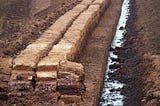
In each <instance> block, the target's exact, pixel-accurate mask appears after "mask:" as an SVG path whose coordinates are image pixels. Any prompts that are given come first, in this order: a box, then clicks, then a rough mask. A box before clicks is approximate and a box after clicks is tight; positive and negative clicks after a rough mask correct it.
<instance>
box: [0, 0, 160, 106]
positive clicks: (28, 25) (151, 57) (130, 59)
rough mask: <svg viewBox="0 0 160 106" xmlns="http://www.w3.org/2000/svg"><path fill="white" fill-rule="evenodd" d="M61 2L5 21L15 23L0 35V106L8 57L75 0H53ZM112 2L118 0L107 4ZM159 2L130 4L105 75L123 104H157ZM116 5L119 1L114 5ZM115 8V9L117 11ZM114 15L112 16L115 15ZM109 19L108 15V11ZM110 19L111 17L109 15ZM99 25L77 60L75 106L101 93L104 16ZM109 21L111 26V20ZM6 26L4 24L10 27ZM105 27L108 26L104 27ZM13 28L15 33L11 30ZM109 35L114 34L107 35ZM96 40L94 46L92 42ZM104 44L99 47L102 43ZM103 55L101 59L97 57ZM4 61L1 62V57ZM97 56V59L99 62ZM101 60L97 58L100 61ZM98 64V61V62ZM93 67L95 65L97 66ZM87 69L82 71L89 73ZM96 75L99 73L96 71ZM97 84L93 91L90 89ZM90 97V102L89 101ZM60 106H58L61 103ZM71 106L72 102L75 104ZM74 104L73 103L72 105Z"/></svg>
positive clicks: (146, 0) (159, 88) (134, 1)
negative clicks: (81, 91) (81, 88)
mask: <svg viewBox="0 0 160 106" xmlns="http://www.w3.org/2000/svg"><path fill="white" fill-rule="evenodd" d="M59 1H63V2H65V3H64V4H63V3H62V5H61V6H60V7H58V8H50V9H48V10H46V11H44V12H43V13H41V14H38V15H37V16H35V17H30V18H23V19H19V18H13V17H8V18H7V21H6V22H8V23H10V22H12V20H14V21H13V23H17V22H19V23H20V25H18V27H19V26H20V28H18V30H17V26H16V27H15V26H14V25H15V24H13V27H11V28H7V27H6V28H5V31H4V33H2V34H1V35H0V48H1V49H0V57H1V58H0V105H1V106H5V105H7V104H6V102H5V100H7V99H8V98H7V96H6V93H7V86H6V85H7V82H8V81H9V79H7V78H9V77H6V76H9V75H10V71H11V68H10V67H11V61H12V58H10V56H15V55H17V54H18V53H19V52H20V51H21V50H22V49H24V48H25V47H26V46H27V45H28V44H30V43H32V42H33V41H34V40H35V39H37V38H38V37H39V36H40V35H41V34H42V33H43V31H44V30H45V29H47V28H48V27H49V26H50V25H51V24H53V23H54V22H55V20H56V19H57V18H58V17H59V16H61V15H62V14H64V13H65V12H66V11H68V10H69V9H71V8H72V7H73V6H75V4H77V3H78V2H79V0H59ZM112 1H113V2H116V1H117V2H118V0H115V1H114V0H112ZM159 5H160V1H159V0H131V8H132V10H131V16H130V17H129V20H128V22H127V34H126V35H125V38H124V39H125V43H124V45H123V47H122V48H117V51H116V52H115V53H118V55H119V60H118V61H120V63H121V64H120V68H119V71H117V72H115V73H113V74H111V75H110V76H111V78H113V79H118V80H120V81H121V82H124V83H125V84H126V85H125V87H124V88H123V89H122V93H123V94H124V95H125V96H126V99H125V105H126V106H141V105H142V106H160V80H159V78H160V49H159V48H160V34H159V29H160V11H159V10H160V6H159ZM117 6H119V3H118V4H117ZM118 8H119V7H117V9H118ZM117 14H118V13H117ZM109 16H114V15H113V14H112V12H111V13H110V15H109ZM111 18H112V17H111ZM105 19H106V20H105V21H101V24H100V27H99V28H97V29H96V30H97V31H95V32H94V33H95V36H93V35H92V36H91V37H89V38H88V39H91V40H90V41H89V42H88V45H87V46H86V48H88V49H84V51H83V52H82V55H81V56H80V58H79V59H78V60H77V61H78V62H82V63H83V64H84V65H85V68H86V75H87V77H86V79H87V80H86V84H87V87H88V88H87V92H86V95H84V102H85V103H86V104H84V102H83V103H82V104H79V106H90V104H91V105H96V103H91V101H96V102H97V101H98V100H96V98H94V97H95V96H97V98H98V97H99V94H100V92H99V91H98V90H97V89H101V87H102V86H101V87H100V86H97V85H102V83H103V82H102V80H103V77H104V76H103V75H102V73H104V72H103V71H102V70H105V66H106V59H107V53H106V52H105V49H107V50H108V49H109V47H106V46H105V45H109V44H110V41H107V42H106V41H105V40H107V39H108V38H104V37H105V35H104V34H107V33H108V32H107V31H108V30H107V28H102V27H103V25H104V24H105V23H108V22H110V21H109V20H107V19H109V18H105ZM111 23H112V22H111ZM10 25H11V24H9V25H7V26H10ZM108 27H110V26H108ZM115 28H116V26H114V27H113V29H112V30H114V29H115ZM14 29H16V30H14ZM110 34H111V35H114V33H111V32H110ZM95 42H96V43H95ZM103 42H104V43H103ZM102 55H103V56H102ZM2 57H7V58H2ZM100 57H101V58H100ZM102 57H103V58H102ZM101 59H102V60H103V61H100V60H101ZM98 64H99V65H98ZM90 69H91V71H87V70H90ZM98 71H99V72H98ZM95 86H97V88H95ZM94 99H95V100H94ZM62 105H63V104H62ZM75 105H76V104H75ZM73 106H74V104H73Z"/></svg>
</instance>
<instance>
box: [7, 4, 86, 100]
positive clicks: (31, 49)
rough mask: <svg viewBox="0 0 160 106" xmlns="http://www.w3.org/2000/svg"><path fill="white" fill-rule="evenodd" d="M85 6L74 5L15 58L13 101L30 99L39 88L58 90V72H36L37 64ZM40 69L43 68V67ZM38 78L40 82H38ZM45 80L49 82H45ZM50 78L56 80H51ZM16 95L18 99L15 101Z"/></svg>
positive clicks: (12, 86)
mask: <svg viewBox="0 0 160 106" xmlns="http://www.w3.org/2000/svg"><path fill="white" fill-rule="evenodd" d="M85 8H86V6H83V5H78V6H76V7H74V9H73V10H70V11H69V12H67V13H66V14H64V15H63V16H61V17H60V18H59V19H58V20H57V21H56V22H55V23H54V24H53V25H52V26H51V27H49V29H48V30H46V31H45V32H44V33H43V34H42V36H41V37H40V38H38V39H37V40H36V41H35V42H34V43H32V44H30V45H29V46H27V48H26V49H25V50H24V51H22V52H21V53H20V54H19V55H18V56H17V57H16V58H15V59H14V60H13V71H12V75H11V79H10V82H9V85H10V96H11V97H12V100H13V102H15V101H17V103H20V102H22V101H23V99H22V98H23V97H24V98H27V96H28V99H29V98H30V97H31V95H32V97H34V96H33V95H35V94H38V93H37V92H38V90H40V92H41V91H48V90H52V91H56V80H55V79H56V73H54V72H51V73H50V72H49V73H45V72H42V73H41V72H40V71H39V72H37V73H36V70H37V64H38V62H39V61H40V60H41V59H42V58H43V57H45V56H46V55H47V54H48V52H49V51H50V49H51V48H52V46H53V45H55V44H56V43H57V42H58V41H59V39H60V38H62V36H63V34H64V33H65V32H66V30H67V28H68V27H69V26H70V25H71V24H72V22H73V21H74V19H75V18H76V17H77V16H78V15H79V14H80V13H81V12H82V11H83V10H84V9H85ZM39 69H40V70H41V68H39ZM42 69H43V68H42ZM43 71H44V70H43ZM37 77H38V78H37ZM37 80H38V82H37V83H36V81H37ZM44 80H45V81H46V80H47V81H48V82H44ZM50 80H54V81H53V82H50ZM35 85H36V86H37V87H39V89H34V87H35ZM46 86H48V88H46ZM37 87H36V88H37ZM34 90H36V92H33V91H34ZM40 92H39V93H40ZM24 94H26V95H24ZM30 94H31V95H30ZM43 94H44V92H43ZM48 94H49V92H48V93H47V94H46V95H47V96H48ZM29 95H30V96H29ZM51 95H52V94H51ZM22 96H23V97H22ZM14 97H15V99H17V100H15V101H14V99H13V98H14ZM18 97H20V98H18ZM40 97H41V98H45V97H42V96H40ZM52 97H53V96H52ZM21 99H22V100H21ZM50 99H51V98H50ZM52 99H53V98H52ZM18 100H20V101H18Z"/></svg>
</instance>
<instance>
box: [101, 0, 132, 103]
mask: <svg viewBox="0 0 160 106" xmlns="http://www.w3.org/2000/svg"><path fill="white" fill-rule="evenodd" d="M129 3H130V0H124V1H123V4H122V8H121V16H120V19H119V22H118V26H117V30H116V34H115V37H114V39H113V41H112V44H111V49H110V51H109V57H108V62H107V68H106V75H105V78H104V86H103V90H102V95H101V99H100V103H99V104H100V106H123V105H124V102H123V101H124V99H125V96H124V95H122V94H121V89H122V88H123V86H124V85H125V84H124V83H121V82H119V81H117V80H113V79H112V80H111V79H110V78H109V74H110V73H114V72H116V71H117V69H118V68H119V62H118V55H117V53H116V54H115V51H116V49H117V48H120V47H122V46H123V42H124V39H123V37H124V35H125V33H126V28H125V27H126V22H127V19H128V16H129V15H130V13H129V10H130V9H129Z"/></svg>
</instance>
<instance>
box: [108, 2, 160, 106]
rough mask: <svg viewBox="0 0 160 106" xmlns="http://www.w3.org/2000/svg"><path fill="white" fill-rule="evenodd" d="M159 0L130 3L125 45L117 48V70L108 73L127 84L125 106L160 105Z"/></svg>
mask: <svg viewBox="0 0 160 106" xmlns="http://www.w3.org/2000/svg"><path fill="white" fill-rule="evenodd" d="M159 4H160V1H159V0H154V1H153V0H147V2H146V0H131V2H130V5H131V6H130V8H131V10H130V13H131V15H130V16H129V19H128V22H127V26H126V28H127V33H126V35H125V38H124V41H125V42H124V44H123V46H122V47H121V48H117V50H116V52H114V53H118V55H119V59H118V61H119V62H120V67H119V69H118V71H116V72H115V73H113V74H110V77H111V79H117V80H119V81H120V82H123V83H125V84H126V85H125V86H124V88H123V89H122V94H123V95H124V96H125V97H126V98H125V102H124V105H126V106H160V86H159V85H160V81H159V77H160V67H159V66H160V50H159V47H160V37H159V36H160V35H159V29H160V18H159V17H160V12H159V10H160V7H159V6H158V5H159Z"/></svg>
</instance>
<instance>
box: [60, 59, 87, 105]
mask: <svg viewBox="0 0 160 106" xmlns="http://www.w3.org/2000/svg"><path fill="white" fill-rule="evenodd" d="M84 77H85V74H84V68H83V65H82V64H79V63H75V62H69V61H60V63H59V68H58V92H59V93H60V99H61V100H62V101H64V102H65V103H72V102H79V101H81V100H82V93H84V91H85V86H84Z"/></svg>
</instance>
